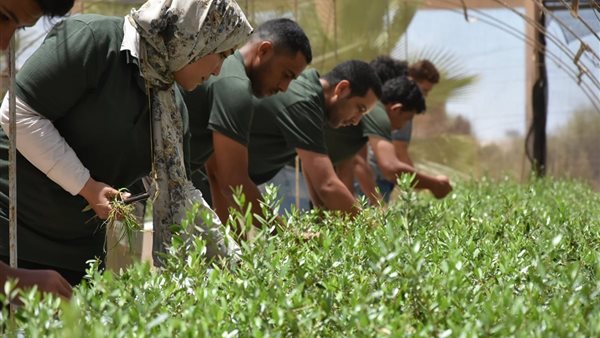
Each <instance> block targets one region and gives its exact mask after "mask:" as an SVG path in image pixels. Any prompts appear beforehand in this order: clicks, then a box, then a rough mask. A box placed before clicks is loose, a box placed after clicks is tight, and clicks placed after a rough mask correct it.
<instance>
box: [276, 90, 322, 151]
mask: <svg viewBox="0 0 600 338" xmlns="http://www.w3.org/2000/svg"><path fill="white" fill-rule="evenodd" d="M277 120H278V124H279V126H280V128H281V129H282V133H283V136H284V138H285V140H286V142H287V143H288V145H290V146H291V147H293V148H300V149H304V150H308V151H313V152H316V153H319V154H327V147H326V146H325V135H324V130H323V128H324V127H325V112H324V111H323V108H321V107H319V106H318V104H317V103H316V102H312V101H298V102H296V103H294V104H292V105H289V106H287V107H286V108H285V113H279V114H277Z"/></svg>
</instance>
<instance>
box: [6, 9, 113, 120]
mask: <svg viewBox="0 0 600 338" xmlns="http://www.w3.org/2000/svg"><path fill="white" fill-rule="evenodd" d="M107 43H109V41H97V40H96V39H95V38H94V34H93V32H92V30H91V29H90V27H89V26H88V24H87V23H85V22H82V21H79V20H68V21H63V22H61V23H59V24H57V25H56V26H55V27H54V28H53V29H52V31H51V32H50V33H49V34H48V36H47V37H46V39H45V40H44V42H43V43H42V45H41V46H40V48H39V49H38V51H37V52H36V53H34V54H33V55H32V56H31V58H30V59H29V60H28V61H27V64H26V67H23V69H22V70H21V71H20V72H19V73H18V75H17V81H16V87H17V96H18V97H19V98H21V99H22V100H24V101H25V102H26V103H27V104H28V105H29V106H30V107H32V108H33V109H34V110H35V111H36V112H38V113H40V114H41V115H43V116H45V117H46V118H48V119H50V120H56V119H59V118H60V117H62V116H64V115H65V114H66V113H67V112H68V111H69V110H70V109H71V108H72V107H73V106H75V105H77V104H78V103H79V100H80V99H81V98H82V97H83V96H84V94H86V93H87V92H91V91H93V90H94V89H95V88H96V87H97V85H98V83H99V82H100V76H101V70H102V69H103V68H104V67H103V64H99V63H101V62H103V61H102V60H106V57H102V58H101V57H98V52H97V51H98V50H108V48H103V47H102V44H107ZM113 57H119V56H118V55H114V56H113Z"/></svg>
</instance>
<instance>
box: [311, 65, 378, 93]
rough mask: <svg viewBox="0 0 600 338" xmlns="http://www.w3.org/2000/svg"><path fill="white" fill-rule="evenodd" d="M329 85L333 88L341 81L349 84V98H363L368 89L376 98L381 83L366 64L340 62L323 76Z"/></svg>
mask: <svg viewBox="0 0 600 338" xmlns="http://www.w3.org/2000/svg"><path fill="white" fill-rule="evenodd" d="M323 79H325V80H326V81H327V82H328V83H329V85H331V86H335V85H337V84H338V83H340V81H342V80H347V81H349V82H350V89H351V91H350V95H351V96H365V95H367V92H368V91H369V89H371V90H372V91H373V93H375V96H377V98H379V97H381V81H380V80H379V77H377V75H376V74H375V71H374V70H373V68H371V66H369V64H368V63H366V62H363V61H358V60H350V61H346V62H342V63H340V64H339V65H337V66H335V67H334V68H333V69H332V70H331V71H329V73H327V74H325V76H323Z"/></svg>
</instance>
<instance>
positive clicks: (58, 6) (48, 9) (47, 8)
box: [35, 0, 74, 16]
mask: <svg viewBox="0 0 600 338" xmlns="http://www.w3.org/2000/svg"><path fill="white" fill-rule="evenodd" d="M35 1H36V2H37V3H38V5H39V6H40V9H41V10H42V13H44V15H47V16H64V15H66V14H67V13H69V11H70V10H71V8H72V7H73V2H74V0H35Z"/></svg>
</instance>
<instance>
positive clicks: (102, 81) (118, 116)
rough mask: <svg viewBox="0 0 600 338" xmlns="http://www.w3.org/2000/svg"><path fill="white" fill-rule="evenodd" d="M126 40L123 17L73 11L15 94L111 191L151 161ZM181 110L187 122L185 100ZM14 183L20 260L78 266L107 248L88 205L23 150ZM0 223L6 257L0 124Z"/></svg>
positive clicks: (22, 75)
mask: <svg viewBox="0 0 600 338" xmlns="http://www.w3.org/2000/svg"><path fill="white" fill-rule="evenodd" d="M122 40H123V18H115V17H104V16H98V15H77V16H73V17H71V18H68V19H66V20H65V21H63V22H61V23H59V24H57V25H56V26H55V27H54V28H53V30H52V31H51V32H50V33H49V34H48V36H47V38H46V39H45V41H44V43H43V44H42V45H41V46H40V48H39V49H38V50H37V51H36V52H35V53H34V54H33V55H32V56H31V58H30V59H29V60H28V61H27V63H26V64H25V65H24V66H23V68H22V69H21V70H20V71H19V73H18V75H17V82H16V88H17V91H16V92H17V96H18V97H19V98H20V99H21V100H23V101H24V102H26V103H27V104H28V105H29V106H30V107H31V108H33V109H34V110H35V111H37V112H38V113H40V114H41V115H43V116H44V117H46V118H48V119H49V120H50V121H52V123H53V124H54V126H55V127H56V129H58V131H59V133H60V134H61V136H62V137H64V138H65V140H66V142H67V143H68V144H69V145H70V146H71V147H72V148H73V150H74V151H75V153H76V154H77V156H78V157H79V159H80V160H81V162H82V163H83V165H84V166H85V167H86V168H88V169H89V171H90V174H91V176H92V177H93V178H94V179H95V180H97V181H100V182H104V183H106V184H109V185H111V186H113V187H114V188H117V189H118V188H121V187H127V186H129V185H130V184H132V183H134V182H135V181H137V180H139V179H140V178H141V177H143V176H146V175H147V174H148V173H149V171H150V167H151V156H150V153H151V142H150V140H151V135H150V115H149V109H148V97H147V95H146V94H145V88H144V82H143V80H142V78H141V77H140V72H139V68H138V66H137V65H136V63H137V60H135V59H134V58H132V57H131V56H130V55H129V53H128V52H126V51H124V52H121V51H120V48H121V42H122ZM177 92H178V91H177ZM179 103H182V100H181V98H180V97H179ZM180 109H181V111H182V114H184V121H185V119H186V118H185V117H186V116H187V112H186V111H185V106H183V104H180ZM17 187H18V192H17V196H18V201H17V204H18V206H17V208H18V209H17V210H18V236H17V237H18V251H19V253H18V255H19V259H23V260H26V261H30V262H34V263H39V264H45V265H50V266H55V267H60V268H66V269H71V270H76V271H83V269H85V267H86V264H85V261H86V260H88V259H92V258H94V257H103V256H104V251H103V245H104V237H105V231H104V227H103V226H102V222H101V221H99V220H98V219H97V218H95V217H94V215H95V214H94V212H93V211H87V212H83V211H82V209H84V208H85V207H86V205H87V202H86V201H85V199H84V198H83V197H80V196H72V195H71V194H69V193H68V192H67V191H65V190H63V189H62V188H61V187H60V186H59V185H58V184H56V183H54V182H53V181H51V180H50V179H49V178H48V177H46V175H45V174H44V173H43V172H41V171H39V170H38V169H37V168H35V167H34V166H33V165H32V164H31V163H30V162H28V161H27V160H26V159H25V158H24V157H22V156H21V155H20V154H19V155H18V158H17ZM0 229H1V233H0V250H1V251H0V255H2V256H8V139H7V138H6V135H5V134H4V133H3V132H2V131H0Z"/></svg>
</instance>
